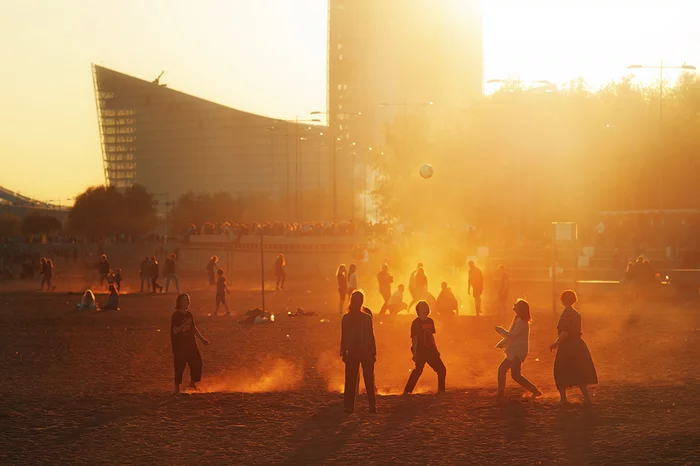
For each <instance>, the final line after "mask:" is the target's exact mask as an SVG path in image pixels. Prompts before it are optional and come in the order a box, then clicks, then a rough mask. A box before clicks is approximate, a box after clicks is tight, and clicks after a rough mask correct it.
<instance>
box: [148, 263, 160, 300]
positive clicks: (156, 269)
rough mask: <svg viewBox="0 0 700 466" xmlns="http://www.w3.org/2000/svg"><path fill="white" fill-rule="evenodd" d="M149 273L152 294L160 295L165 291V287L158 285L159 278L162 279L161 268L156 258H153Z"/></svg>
mask: <svg viewBox="0 0 700 466" xmlns="http://www.w3.org/2000/svg"><path fill="white" fill-rule="evenodd" d="M149 272H150V275H151V292H152V293H158V292H162V291H163V287H162V286H161V285H160V284H159V283H158V277H160V266H159V265H158V259H156V256H153V257H152V258H151V265H150V266H149Z"/></svg>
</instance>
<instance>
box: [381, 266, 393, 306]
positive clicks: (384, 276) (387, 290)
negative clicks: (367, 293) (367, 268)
mask: <svg viewBox="0 0 700 466" xmlns="http://www.w3.org/2000/svg"><path fill="white" fill-rule="evenodd" d="M377 282H378V284H379V294H380V295H382V298H383V299H384V304H382V308H381V309H380V311H379V315H384V313H385V312H386V311H387V309H389V299H391V284H392V283H394V277H392V276H391V275H389V264H384V265H382V270H381V271H380V272H379V273H378V274H377Z"/></svg>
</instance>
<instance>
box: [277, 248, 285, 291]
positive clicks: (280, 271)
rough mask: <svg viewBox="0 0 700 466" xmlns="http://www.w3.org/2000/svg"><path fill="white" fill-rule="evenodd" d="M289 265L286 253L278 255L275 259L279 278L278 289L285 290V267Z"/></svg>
mask: <svg viewBox="0 0 700 466" xmlns="http://www.w3.org/2000/svg"><path fill="white" fill-rule="evenodd" d="M286 266H287V261H286V260H285V259H284V254H280V255H279V256H277V259H276V260H275V277H276V278H277V285H276V286H275V289H276V290H279V289H280V288H281V289H283V290H284V281H285V280H286V279H287V272H285V270H284V268H285V267H286Z"/></svg>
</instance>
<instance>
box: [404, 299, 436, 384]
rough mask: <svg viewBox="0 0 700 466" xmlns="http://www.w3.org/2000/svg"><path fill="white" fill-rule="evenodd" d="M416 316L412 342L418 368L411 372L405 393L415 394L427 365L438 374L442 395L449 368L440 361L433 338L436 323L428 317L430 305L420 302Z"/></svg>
mask: <svg viewBox="0 0 700 466" xmlns="http://www.w3.org/2000/svg"><path fill="white" fill-rule="evenodd" d="M416 314H418V317H417V318H416V319H415V320H414V321H413V323H412V324H411V340H412V341H413V345H412V346H411V352H412V353H413V361H415V363H416V368H415V369H413V370H412V371H411V375H410V377H409V378H408V382H406V387H405V388H404V389H403V393H404V395H407V394H409V393H411V392H413V389H414V388H416V383H418V379H419V378H420V376H421V374H422V373H423V367H425V364H426V363H427V364H428V365H429V366H430V367H432V368H433V370H434V371H435V372H436V373H437V376H438V393H442V392H444V391H445V377H446V376H447V368H446V367H445V364H444V363H443V362H442V359H440V352H439V351H438V349H437V345H436V344H435V337H434V336H433V335H435V322H433V319H431V318H430V317H428V315H429V314H430V306H429V305H428V303H427V302H425V301H419V302H418V304H416Z"/></svg>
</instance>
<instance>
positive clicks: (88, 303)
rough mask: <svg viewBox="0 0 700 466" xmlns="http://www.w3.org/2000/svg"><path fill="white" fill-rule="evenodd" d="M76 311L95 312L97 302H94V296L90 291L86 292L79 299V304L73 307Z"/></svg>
mask: <svg viewBox="0 0 700 466" xmlns="http://www.w3.org/2000/svg"><path fill="white" fill-rule="evenodd" d="M75 309H76V310H77V311H96V310H97V301H95V294H94V293H93V292H92V290H87V291H85V293H84V294H83V297H82V298H81V299H80V304H77V305H76V306H75Z"/></svg>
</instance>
